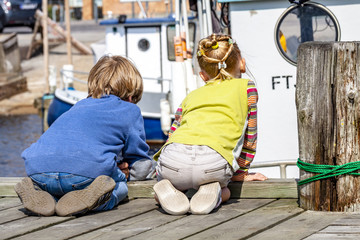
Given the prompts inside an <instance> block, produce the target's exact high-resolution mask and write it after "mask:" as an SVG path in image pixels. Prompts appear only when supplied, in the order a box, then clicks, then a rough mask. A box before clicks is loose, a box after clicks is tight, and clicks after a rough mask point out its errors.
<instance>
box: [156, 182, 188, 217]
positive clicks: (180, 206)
mask: <svg viewBox="0 0 360 240" xmlns="http://www.w3.org/2000/svg"><path fill="white" fill-rule="evenodd" d="M153 188H154V191H155V194H156V196H157V198H158V200H159V202H160V205H161V207H162V209H164V211H165V212H167V213H169V214H171V215H183V214H185V213H187V212H188V211H189V208H190V203H189V199H188V198H187V196H186V195H185V194H184V193H182V192H181V191H179V190H177V189H176V188H175V187H174V186H173V185H172V184H171V182H170V181H169V180H167V179H163V180H161V181H160V182H157V183H156V184H155V185H154V187H153Z"/></svg>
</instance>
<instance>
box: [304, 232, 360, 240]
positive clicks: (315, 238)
mask: <svg viewBox="0 0 360 240" xmlns="http://www.w3.org/2000/svg"><path fill="white" fill-rule="evenodd" d="M354 239H360V234H327V233H316V234H313V235H311V236H310V237H307V238H304V240H354Z"/></svg>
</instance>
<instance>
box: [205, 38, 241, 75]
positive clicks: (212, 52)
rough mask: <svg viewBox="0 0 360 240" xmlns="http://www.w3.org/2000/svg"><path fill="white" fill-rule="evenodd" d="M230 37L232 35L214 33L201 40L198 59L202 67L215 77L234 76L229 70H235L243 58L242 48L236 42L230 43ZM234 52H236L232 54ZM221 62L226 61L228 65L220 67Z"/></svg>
mask: <svg viewBox="0 0 360 240" xmlns="http://www.w3.org/2000/svg"><path fill="white" fill-rule="evenodd" d="M230 39H231V36H228V35H216V34H212V35H210V36H208V37H207V38H204V39H202V40H200V42H199V45H198V50H199V53H200V54H199V55H198V61H199V65H200V68H201V69H202V70H204V71H205V72H206V73H207V74H208V75H209V76H210V77H212V78H213V79H222V80H223V79H229V78H233V76H232V75H231V74H230V73H229V72H233V70H234V68H236V67H238V64H237V63H238V61H239V58H241V55H240V50H239V49H238V47H237V45H236V43H232V42H231V43H230V41H229V40H230ZM234 50H235V51H234ZM233 52H235V54H232V53H233ZM229 58H231V59H229ZM219 63H225V64H226V67H225V68H224V67H221V68H220V69H219V67H218V64H219Z"/></svg>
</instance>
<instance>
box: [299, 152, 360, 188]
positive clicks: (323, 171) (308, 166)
mask: <svg viewBox="0 0 360 240" xmlns="http://www.w3.org/2000/svg"><path fill="white" fill-rule="evenodd" d="M296 165H297V166H298V168H300V169H301V170H304V171H306V172H312V173H320V174H318V175H316V176H312V177H310V178H307V179H304V180H301V181H299V182H298V185H299V186H300V185H303V184H306V183H310V182H313V181H317V180H320V179H325V178H330V177H335V176H338V175H343V174H350V175H355V176H360V173H358V172H356V171H358V170H360V161H357V162H350V163H345V164H343V165H321V164H312V163H306V162H303V161H301V160H300V158H298V161H297V163H296Z"/></svg>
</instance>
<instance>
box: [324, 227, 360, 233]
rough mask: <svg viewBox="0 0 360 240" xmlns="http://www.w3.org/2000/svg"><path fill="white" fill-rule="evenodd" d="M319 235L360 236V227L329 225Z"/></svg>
mask: <svg viewBox="0 0 360 240" xmlns="http://www.w3.org/2000/svg"><path fill="white" fill-rule="evenodd" d="M320 233H356V234H360V227H359V226H354V225H353V226H333V225H330V226H328V227H326V228H324V229H323V230H321V231H320Z"/></svg>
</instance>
